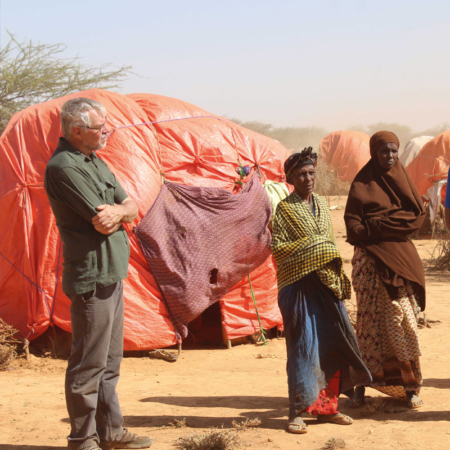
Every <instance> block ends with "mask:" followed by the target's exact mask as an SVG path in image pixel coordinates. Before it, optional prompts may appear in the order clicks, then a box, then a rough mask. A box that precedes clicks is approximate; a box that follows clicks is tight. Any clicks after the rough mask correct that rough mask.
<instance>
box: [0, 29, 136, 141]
mask: <svg viewBox="0 0 450 450" xmlns="http://www.w3.org/2000/svg"><path fill="white" fill-rule="evenodd" d="M9 37H10V40H9V42H8V43H7V45H6V46H5V47H4V48H3V49H1V50H0V133H1V132H2V131H3V130H4V129H5V127H6V125H7V123H8V121H9V119H10V118H11V116H12V115H13V114H15V113H16V112H18V111H20V110H22V109H24V108H26V107H27V106H30V105H34V104H36V103H41V102H45V101H47V100H51V99H53V98H57V97H61V96H64V95H67V94H71V93H73V92H78V91H82V90H85V89H91V88H102V89H115V88H118V87H119V86H120V82H121V81H123V80H124V79H125V77H126V76H127V75H128V74H129V73H130V69H131V66H122V67H115V66H112V65H111V64H104V65H102V66H100V67H92V66H88V65H86V64H82V63H81V57H80V56H75V57H72V58H63V57H62V53H63V52H64V51H65V50H66V48H67V47H66V45H64V44H61V43H59V44H40V43H37V44H35V43H33V42H32V41H31V40H30V41H23V42H19V41H18V40H17V39H16V38H15V36H14V35H12V34H11V33H9Z"/></svg>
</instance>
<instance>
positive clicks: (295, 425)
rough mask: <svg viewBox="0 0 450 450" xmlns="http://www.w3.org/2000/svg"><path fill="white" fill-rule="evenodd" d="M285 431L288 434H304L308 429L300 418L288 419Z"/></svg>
mask: <svg viewBox="0 0 450 450" xmlns="http://www.w3.org/2000/svg"><path fill="white" fill-rule="evenodd" d="M287 429H288V431H289V433H294V434H305V433H307V432H308V427H307V426H306V424H305V423H304V422H303V419H302V418H301V417H300V416H297V417H294V418H292V419H289V420H288V427H287Z"/></svg>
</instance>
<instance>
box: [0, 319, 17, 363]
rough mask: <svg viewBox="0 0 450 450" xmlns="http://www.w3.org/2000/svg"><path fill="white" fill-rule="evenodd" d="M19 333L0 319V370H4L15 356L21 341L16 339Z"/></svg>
mask: <svg viewBox="0 0 450 450" xmlns="http://www.w3.org/2000/svg"><path fill="white" fill-rule="evenodd" d="M18 334H19V331H18V330H16V329H15V328H14V327H13V326H11V325H8V324H7V323H6V322H5V321H4V320H3V319H0V370H3V369H6V367H8V366H9V365H10V364H11V362H12V361H14V359H15V358H16V356H17V353H16V348H17V345H19V344H21V341H20V340H18V339H17V338H16V336H17V335H18Z"/></svg>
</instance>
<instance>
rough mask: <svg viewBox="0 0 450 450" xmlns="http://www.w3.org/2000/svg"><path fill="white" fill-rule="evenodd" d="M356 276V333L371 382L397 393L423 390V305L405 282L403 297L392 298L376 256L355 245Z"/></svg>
mask: <svg viewBox="0 0 450 450" xmlns="http://www.w3.org/2000/svg"><path fill="white" fill-rule="evenodd" d="M352 266H353V272H352V280H353V288H354V290H355V293H356V301H357V305H358V316H357V326H356V336H357V338H358V343H359V348H360V350H361V355H362V358H363V361H364V363H365V364H366V366H367V368H368V369H369V370H370V373H371V375H372V379H373V382H372V383H371V384H369V386H370V387H373V388H375V389H377V390H379V391H381V392H383V393H385V394H388V395H391V396H393V397H405V395H406V393H405V391H416V392H419V390H420V386H421V384H422V373H421V370H420V363H419V356H421V351H420V347H419V336H418V332H417V321H418V318H419V313H420V307H419V305H418V303H417V301H416V299H415V296H414V289H413V287H412V285H411V283H409V281H406V282H405V288H404V289H402V291H401V296H400V298H396V299H392V298H390V297H389V294H388V292H387V290H386V287H385V286H384V284H383V282H382V281H381V279H380V277H379V275H378V273H377V272H376V270H375V260H374V258H373V257H372V256H370V255H369V254H368V253H367V252H366V251H365V250H363V249H361V248H358V247H355V254H354V256H353V259H352Z"/></svg>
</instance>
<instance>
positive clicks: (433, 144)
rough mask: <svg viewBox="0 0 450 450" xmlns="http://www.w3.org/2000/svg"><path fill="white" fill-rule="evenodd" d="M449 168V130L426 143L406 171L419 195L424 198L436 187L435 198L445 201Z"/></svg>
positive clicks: (433, 194)
mask: <svg viewBox="0 0 450 450" xmlns="http://www.w3.org/2000/svg"><path fill="white" fill-rule="evenodd" d="M449 166H450V130H449V131H445V132H444V133H442V134H440V135H438V136H436V137H435V138H433V139H431V140H430V141H429V142H428V143H426V144H425V145H424V146H423V147H422V149H421V150H420V151H419V153H418V154H417V156H416V157H415V158H414V159H413V161H412V162H411V163H410V164H409V165H408V167H407V168H406V171H407V172H408V174H409V176H410V177H411V178H412V180H413V181H414V183H415V185H416V186H417V189H418V191H419V194H420V195H422V196H424V195H426V194H427V192H429V191H430V190H432V188H433V186H435V187H436V186H438V187H439V189H438V190H437V191H436V193H432V196H433V197H435V198H438V197H439V198H440V199H441V201H442V202H443V201H444V199H445V185H446V183H447V176H448V169H449Z"/></svg>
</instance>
